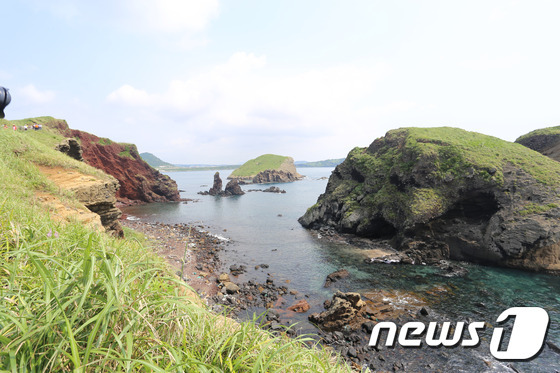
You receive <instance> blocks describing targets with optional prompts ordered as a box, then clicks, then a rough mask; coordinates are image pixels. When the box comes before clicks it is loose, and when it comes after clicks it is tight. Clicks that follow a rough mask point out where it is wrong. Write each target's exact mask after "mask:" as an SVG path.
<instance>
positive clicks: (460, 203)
mask: <svg viewBox="0 0 560 373" xmlns="http://www.w3.org/2000/svg"><path fill="white" fill-rule="evenodd" d="M559 191H560V164H559V163H557V162H555V161H553V160H551V159H549V158H546V157H544V156H541V155H539V154H537V153H535V152H533V151H531V150H529V149H527V148H525V147H523V146H521V145H519V144H513V143H509V142H507V141H503V140H500V139H497V138H494V137H491V136H485V135H481V134H478V133H474V132H467V131H464V130H460V129H456V128H448V127H443V128H402V129H398V130H393V131H389V132H388V133H387V134H386V135H385V137H382V138H379V139H377V140H375V141H374V142H373V143H372V144H371V145H370V146H369V147H368V148H355V149H353V150H352V151H351V152H350V153H349V155H348V157H347V158H346V160H345V161H344V162H343V163H342V164H340V165H339V166H337V167H336V169H335V170H334V171H333V173H332V175H331V177H330V178H329V182H328V184H327V188H326V191H325V193H324V194H322V195H321V196H320V197H319V199H318V201H317V203H316V204H315V205H314V206H312V207H311V208H309V209H308V210H307V212H306V213H305V215H304V216H302V217H301V218H300V219H299V222H300V223H301V224H302V225H303V226H304V227H307V228H311V229H321V228H323V229H329V228H331V229H332V228H334V229H336V230H337V231H339V232H344V233H353V234H357V235H360V236H365V237H369V238H387V239H390V240H391V243H392V245H393V246H394V248H396V249H397V250H400V251H401V252H403V254H404V255H406V256H408V257H409V258H410V261H411V262H414V263H417V264H421V263H428V264H435V263H438V262H439V261H440V260H441V259H448V258H451V259H457V260H466V261H472V262H479V263H484V264H492V265H501V266H509V267H516V268H522V269H528V270H535V271H541V270H544V271H550V272H556V273H558V272H559V271H560V220H559V219H560V195H559Z"/></svg>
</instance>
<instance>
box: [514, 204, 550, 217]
mask: <svg viewBox="0 0 560 373" xmlns="http://www.w3.org/2000/svg"><path fill="white" fill-rule="evenodd" d="M556 208H558V205H557V204H555V203H548V204H546V205H540V204H536V203H528V204H526V205H525V207H524V208H523V209H522V210H520V211H519V214H520V215H521V216H525V215H531V214H540V213H543V212H547V211H549V210H552V209H556Z"/></svg>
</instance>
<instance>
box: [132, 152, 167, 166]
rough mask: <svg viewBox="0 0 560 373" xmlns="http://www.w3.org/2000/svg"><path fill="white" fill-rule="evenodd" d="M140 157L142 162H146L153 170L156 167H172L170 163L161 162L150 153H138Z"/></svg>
mask: <svg viewBox="0 0 560 373" xmlns="http://www.w3.org/2000/svg"><path fill="white" fill-rule="evenodd" d="M140 157H141V158H142V159H143V160H144V162H146V163H147V164H149V165H150V166H152V167H153V168H158V167H162V166H173V165H172V164H171V163H167V162H165V161H162V160H161V159H159V158H158V157H156V156H155V155H153V154H152V153H147V152H145V153H140Z"/></svg>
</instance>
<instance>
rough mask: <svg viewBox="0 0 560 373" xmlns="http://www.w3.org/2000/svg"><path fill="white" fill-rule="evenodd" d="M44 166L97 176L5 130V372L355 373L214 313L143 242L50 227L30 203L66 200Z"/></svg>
mask: <svg viewBox="0 0 560 373" xmlns="http://www.w3.org/2000/svg"><path fill="white" fill-rule="evenodd" d="M38 132H39V131H38ZM45 133H46V132H45ZM35 163H38V164H48V165H57V166H62V167H67V168H74V169H77V170H79V171H80V172H84V173H88V174H93V175H97V174H99V173H100V172H99V171H97V170H95V169H92V168H91V167H89V166H87V165H85V164H83V163H81V162H77V161H75V160H73V159H71V158H69V157H66V156H64V155H63V154H61V153H58V152H56V151H54V150H52V148H50V147H49V146H47V145H45V144H44V143H43V142H41V141H39V140H37V139H34V138H32V137H31V136H29V133H23V132H13V131H11V130H10V131H3V130H1V129H0V174H1V175H2V188H0V299H1V301H0V371H2V372H54V371H56V372H115V371H117V372H148V371H149V372H290V371H292V372H301V371H306V372H308V371H311V372H315V371H317V372H319V371H320V372H342V371H346V372H349V371H350V369H349V368H348V367H347V366H345V365H344V364H342V363H340V362H339V361H337V359H336V358H334V357H333V356H332V355H331V354H330V353H328V352H327V351H324V350H321V349H319V348H308V347H307V346H306V343H309V340H308V339H306V338H299V339H287V338H282V337H272V336H271V335H270V334H269V333H267V332H265V331H262V330H260V329H258V328H257V327H256V326H255V324H254V323H250V322H247V323H241V324H239V323H235V322H233V321H231V320H229V319H226V318H225V317H223V316H222V315H216V314H213V313H211V312H209V311H208V309H207V308H206V307H204V306H201V305H199V304H198V302H197V298H196V297H195V296H192V295H190V296H187V292H188V290H189V288H188V286H187V285H186V284H185V283H184V282H182V281H179V280H178V279H177V278H176V277H175V276H174V275H173V274H171V273H170V269H169V268H168V266H167V265H166V264H165V263H164V261H163V260H162V259H161V258H159V257H158V256H157V255H155V254H154V253H153V252H152V251H151V250H149V249H148V248H147V247H146V246H145V241H144V239H143V237H142V236H141V235H139V234H138V233H135V232H131V231H129V230H127V231H126V238H125V239H122V240H119V239H116V238H113V237H111V236H109V235H106V234H104V233H99V232H93V231H90V230H88V228H87V227H85V226H84V225H82V224H80V223H78V222H70V223H64V224H63V223H59V222H55V221H53V220H51V218H50V216H49V214H48V212H47V211H46V210H45V209H44V208H43V207H42V206H41V205H39V204H36V203H35V202H34V199H33V195H34V193H35V192H36V191H48V192H50V193H52V194H54V195H57V194H59V193H61V192H60V191H59V190H58V188H56V187H53V185H52V184H50V183H49V182H48V180H47V179H46V178H45V177H44V176H43V175H42V174H41V173H40V172H39V171H38V169H37V167H36V166H35ZM104 177H107V176H104ZM65 198H71V196H66V197H65Z"/></svg>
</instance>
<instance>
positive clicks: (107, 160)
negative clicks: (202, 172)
mask: <svg viewBox="0 0 560 373" xmlns="http://www.w3.org/2000/svg"><path fill="white" fill-rule="evenodd" d="M48 126H49V127H51V128H56V129H58V130H59V131H60V132H61V133H62V134H63V135H64V136H66V137H74V138H77V139H79V140H80V143H81V146H82V150H83V154H82V156H83V158H84V160H85V161H86V163H88V164H89V165H91V166H93V167H96V168H99V169H101V170H103V171H104V172H106V173H107V174H109V175H112V176H113V177H115V178H116V179H117V180H118V181H119V184H120V188H119V190H118V192H117V199H118V201H119V202H123V203H127V204H129V203H138V202H169V201H179V200H180V196H179V191H178V189H177V184H176V183H175V181H174V180H172V179H171V178H170V177H169V176H167V175H163V174H162V173H160V172H159V171H157V170H156V169H154V168H152V167H151V166H150V165H149V164H147V163H146V162H145V161H144V160H142V158H140V155H139V153H138V149H137V148H136V145H134V144H124V143H116V142H113V141H111V140H109V139H107V138H100V137H97V136H95V135H92V134H90V133H87V132H84V131H79V130H73V129H70V128H69V127H68V124H67V123H66V121H64V120H57V119H55V120H53V121H50V123H48Z"/></svg>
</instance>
